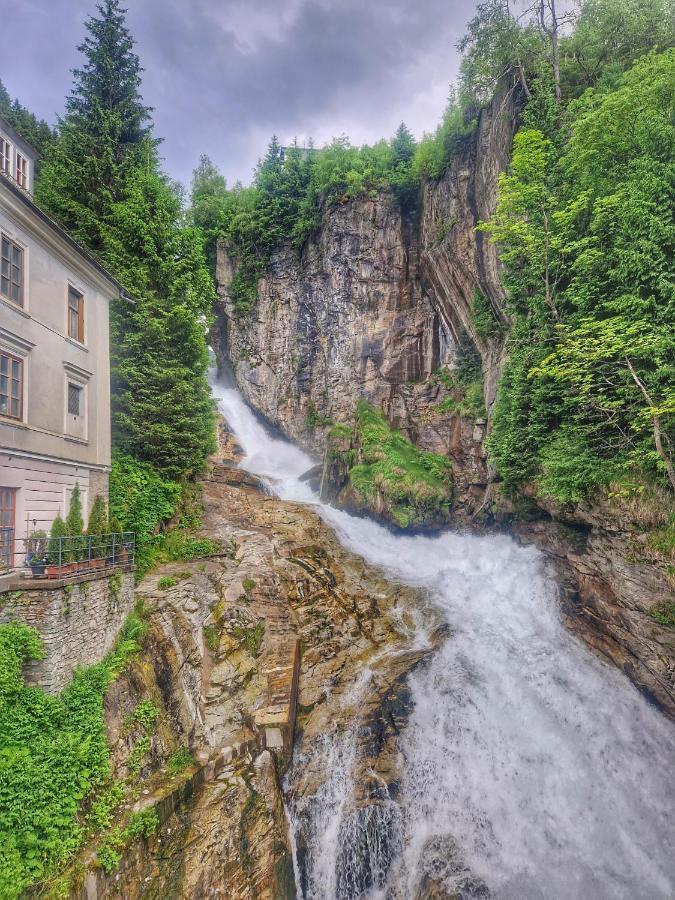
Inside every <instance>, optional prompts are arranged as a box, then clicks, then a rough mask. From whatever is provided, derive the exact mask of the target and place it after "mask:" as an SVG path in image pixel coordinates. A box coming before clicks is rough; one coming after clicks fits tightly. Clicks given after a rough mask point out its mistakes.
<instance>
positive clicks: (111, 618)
mask: <svg viewBox="0 0 675 900" xmlns="http://www.w3.org/2000/svg"><path fill="white" fill-rule="evenodd" d="M3 600H4V604H3ZM133 605H134V574H133V572H132V571H122V572H118V573H116V574H115V575H108V576H99V577H97V578H93V579H91V578H90V579H88V580H86V581H81V582H80V583H79V584H70V585H67V586H62V587H56V588H55V589H46V588H41V589H40V590H23V591H11V592H8V593H6V594H4V595H2V594H0V622H2V623H5V622H12V621H16V620H19V621H21V622H25V623H26V624H27V625H31V626H32V627H33V628H35V629H36V630H37V632H38V633H39V635H40V637H41V638H42V641H43V643H44V649H45V654H46V655H45V658H44V659H43V660H40V661H39V662H33V663H30V664H28V666H27V667H26V680H27V681H28V682H29V683H30V684H35V685H38V686H39V687H41V688H43V689H44V690H45V691H46V692H47V693H49V694H55V693H58V692H59V691H61V690H63V688H64V687H66V686H67V685H68V684H69V683H70V680H71V678H72V674H73V671H74V670H75V668H77V667H78V666H90V665H93V664H94V663H97V662H100V660H101V659H103V657H104V656H105V655H106V653H107V652H108V651H109V650H110V649H111V648H112V646H113V644H114V642H115V638H116V637H117V635H118V634H119V631H120V628H121V627H122V624H123V623H124V620H125V619H126V617H127V616H128V615H129V613H130V612H131V610H132V608H133Z"/></svg>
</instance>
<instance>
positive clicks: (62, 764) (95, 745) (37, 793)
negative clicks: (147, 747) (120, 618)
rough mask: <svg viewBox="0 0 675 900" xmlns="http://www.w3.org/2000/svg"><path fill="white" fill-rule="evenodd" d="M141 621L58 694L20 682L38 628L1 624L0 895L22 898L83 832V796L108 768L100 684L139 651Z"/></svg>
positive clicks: (34, 650)
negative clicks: (50, 693)
mask: <svg viewBox="0 0 675 900" xmlns="http://www.w3.org/2000/svg"><path fill="white" fill-rule="evenodd" d="M145 630H146V626H145V624H144V623H143V621H142V619H141V618H139V617H138V616H137V615H132V616H130V617H129V619H128V620H127V622H126V624H125V626H124V628H123V629H122V632H121V633H120V636H119V638H118V640H117V643H116V645H115V648H114V650H113V651H112V652H111V653H110V654H108V656H107V657H106V658H105V659H104V660H103V661H102V662H100V663H98V664H97V665H93V666H89V667H88V668H84V669H80V670H78V671H76V673H75V675H74V676H73V681H72V683H71V685H70V686H69V687H68V688H66V689H65V690H64V691H63V692H62V693H61V694H59V695H58V696H50V695H48V694H45V693H44V691H42V690H41V689H40V688H37V687H32V686H29V685H26V684H25V682H24V679H23V676H22V667H23V664H24V662H26V661H28V660H31V659H40V658H41V657H42V655H43V649H42V645H41V642H40V639H39V637H38V635H37V633H36V632H35V631H34V630H33V629H32V628H29V627H28V626H27V625H24V624H23V623H18V622H17V623H11V624H6V625H0V898H3V900H12V898H16V897H19V896H22V895H23V894H24V892H25V890H26V888H28V886H29V885H30V884H32V883H33V882H34V881H36V880H38V879H42V878H44V877H46V876H47V875H49V874H50V873H52V872H53V871H54V870H55V868H56V867H57V866H58V865H59V864H60V863H62V862H63V861H64V860H65V859H66V858H67V857H68V856H70V855H71V854H72V853H73V852H74V851H75V850H77V848H78V847H79V846H80V844H81V843H82V841H83V839H84V837H85V836H86V828H85V825H84V824H83V822H82V821H81V820H80V819H79V818H78V811H79V809H80V807H81V804H82V802H83V800H85V798H87V797H89V796H91V794H92V791H95V790H96V788H97V787H99V786H101V785H103V783H104V782H105V779H106V777H107V775H108V773H109V750H108V744H107V740H106V730H105V723H104V719H103V698H104V695H105V692H106V689H107V687H108V686H109V685H110V683H111V682H112V681H113V680H114V678H115V677H116V676H117V675H118V674H119V673H120V672H121V671H122V669H123V668H124V666H125V665H126V663H127V661H128V660H129V658H130V657H131V656H132V655H133V654H134V653H136V652H137V651H138V650H139V649H140V645H141V641H142V639H143V636H144V634H145Z"/></svg>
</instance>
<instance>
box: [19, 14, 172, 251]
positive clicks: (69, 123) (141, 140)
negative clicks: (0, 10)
mask: <svg viewBox="0 0 675 900" xmlns="http://www.w3.org/2000/svg"><path fill="white" fill-rule="evenodd" d="M97 9H98V13H99V16H98V17H94V16H92V17H91V18H90V19H89V20H88V21H87V22H86V26H85V27H86V29H87V31H88V32H89V34H88V36H87V37H86V38H85V40H84V42H83V43H82V44H80V45H79V47H78V50H79V51H80V52H81V53H83V54H84V56H85V60H86V62H85V64H84V66H83V67H82V68H81V69H75V70H74V71H73V76H74V79H73V89H72V93H71V95H70V97H69V98H68V99H67V100H66V114H65V116H64V118H63V119H62V120H61V121H60V123H59V140H58V141H57V142H56V143H55V144H54V145H53V146H52V147H50V149H49V152H48V154H47V156H46V159H45V161H44V164H43V172H42V178H41V179H40V182H39V184H38V190H37V199H38V202H39V203H40V205H41V206H43V207H45V208H46V209H47V210H48V211H49V212H51V213H52V215H54V217H55V218H56V219H58V220H59V221H60V222H61V224H62V225H64V226H65V227H66V228H67V229H68V230H69V231H70V232H71V234H72V235H73V236H74V237H75V238H76V239H77V240H79V241H81V242H82V243H84V244H86V245H87V246H89V247H90V248H92V249H93V250H95V251H102V250H103V249H104V248H105V235H104V234H103V229H104V227H105V221H106V217H107V215H108V213H109V211H110V206H111V204H112V203H114V202H116V201H118V200H120V199H121V198H122V197H123V194H124V188H125V181H126V178H127V177H128V175H129V174H130V172H133V171H134V169H135V168H137V167H138V166H139V165H141V164H142V163H143V162H146V163H147V164H148V165H150V166H153V167H154V164H155V163H156V145H157V141H155V140H154V139H153V138H152V134H151V128H150V124H149V120H150V113H151V111H152V110H151V109H150V108H149V107H147V106H145V105H144V104H143V102H142V99H141V96H140V92H139V88H140V83H141V72H142V69H141V66H140V62H139V59H138V56H137V55H136V54H135V53H134V52H133V45H134V42H133V39H132V38H131V35H130V34H129V31H128V29H127V27H126V24H125V19H124V14H125V10H123V9H121V8H120V5H119V0H105V2H104V3H100V4H99V5H98V7H97Z"/></svg>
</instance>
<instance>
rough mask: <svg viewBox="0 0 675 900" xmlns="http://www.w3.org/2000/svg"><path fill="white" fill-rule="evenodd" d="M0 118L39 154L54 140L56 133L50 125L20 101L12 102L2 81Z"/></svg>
mask: <svg viewBox="0 0 675 900" xmlns="http://www.w3.org/2000/svg"><path fill="white" fill-rule="evenodd" d="M0 118H3V119H4V120H5V121H6V122H8V123H9V124H10V125H11V126H12V128H13V129H14V130H15V131H16V132H17V133H18V134H20V135H21V137H22V138H23V139H24V140H26V141H28V143H29V144H31V145H32V146H33V147H35V149H36V150H37V151H39V153H42V154H43V153H45V151H46V150H47V148H48V147H49V145H50V144H51V143H52V141H53V140H54V132H53V130H52V129H51V128H50V127H49V125H48V124H47V123H46V122H45V121H44V120H43V119H38V118H37V117H36V116H34V115H33V113H31V112H29V111H28V110H27V109H26V108H25V106H22V105H21V104H20V103H19V101H18V100H16V99H15V100H12V99H11V97H10V96H9V94H8V93H7V88H6V87H5V86H4V84H3V83H2V80H0Z"/></svg>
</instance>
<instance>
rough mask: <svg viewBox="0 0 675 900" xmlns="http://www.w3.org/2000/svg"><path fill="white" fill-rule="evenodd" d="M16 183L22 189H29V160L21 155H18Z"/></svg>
mask: <svg viewBox="0 0 675 900" xmlns="http://www.w3.org/2000/svg"><path fill="white" fill-rule="evenodd" d="M16 182H17V184H18V185H19V186H20V187H22V188H26V190H27V189H28V160H27V159H26V157H25V156H22V155H21V154H20V153H17V154H16Z"/></svg>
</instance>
